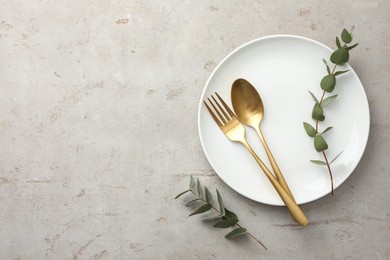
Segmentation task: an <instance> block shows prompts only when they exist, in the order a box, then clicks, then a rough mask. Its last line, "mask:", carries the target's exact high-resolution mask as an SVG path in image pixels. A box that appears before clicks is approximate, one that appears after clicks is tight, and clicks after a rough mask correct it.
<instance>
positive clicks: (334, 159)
mask: <svg viewBox="0 0 390 260" xmlns="http://www.w3.org/2000/svg"><path fill="white" fill-rule="evenodd" d="M342 153H343V151H341V152H340V153H339V154H338V155H336V157H335V158H333V160H332V161H330V163H329V164H332V163H333V162H334V161H336V159H337V158H338V157H339V156H340V155H341V154H342Z"/></svg>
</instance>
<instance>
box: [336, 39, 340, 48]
mask: <svg viewBox="0 0 390 260" xmlns="http://www.w3.org/2000/svg"><path fill="white" fill-rule="evenodd" d="M336 46H337V49H341V44H340V40H339V37H336Z"/></svg>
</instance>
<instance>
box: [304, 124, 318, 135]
mask: <svg viewBox="0 0 390 260" xmlns="http://www.w3.org/2000/svg"><path fill="white" fill-rule="evenodd" d="M303 127H304V128H305V131H306V133H307V135H308V136H310V137H314V136H316V134H317V131H316V130H315V129H314V127H312V126H311V125H310V124H309V123H306V122H303Z"/></svg>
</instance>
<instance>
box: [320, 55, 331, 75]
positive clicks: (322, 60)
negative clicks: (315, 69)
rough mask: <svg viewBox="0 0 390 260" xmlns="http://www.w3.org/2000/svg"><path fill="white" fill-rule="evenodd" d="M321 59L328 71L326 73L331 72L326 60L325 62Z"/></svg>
mask: <svg viewBox="0 0 390 260" xmlns="http://www.w3.org/2000/svg"><path fill="white" fill-rule="evenodd" d="M322 61H323V62H324V64H325V66H326V70H327V71H328V74H331V72H330V68H329V66H328V62H326V60H324V59H322Z"/></svg>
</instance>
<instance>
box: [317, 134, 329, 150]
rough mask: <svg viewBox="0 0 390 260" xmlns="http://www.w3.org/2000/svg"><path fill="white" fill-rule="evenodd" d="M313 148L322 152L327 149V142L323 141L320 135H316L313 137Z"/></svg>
mask: <svg viewBox="0 0 390 260" xmlns="http://www.w3.org/2000/svg"><path fill="white" fill-rule="evenodd" d="M314 148H315V149H316V151H317V152H322V151H324V150H326V149H328V144H327V143H326V142H325V139H324V138H323V137H322V135H316V136H315V137H314Z"/></svg>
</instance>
